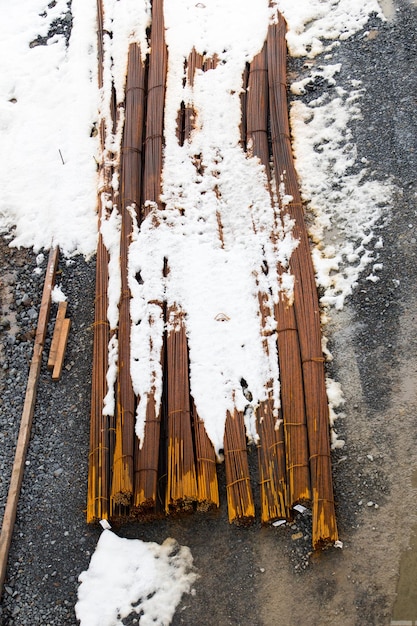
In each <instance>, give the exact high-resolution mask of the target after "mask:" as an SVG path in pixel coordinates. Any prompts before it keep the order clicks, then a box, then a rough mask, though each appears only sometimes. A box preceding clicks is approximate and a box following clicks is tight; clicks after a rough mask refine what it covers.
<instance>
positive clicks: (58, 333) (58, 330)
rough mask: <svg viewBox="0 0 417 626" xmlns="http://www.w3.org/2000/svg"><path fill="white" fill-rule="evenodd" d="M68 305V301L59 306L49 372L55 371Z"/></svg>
mask: <svg viewBox="0 0 417 626" xmlns="http://www.w3.org/2000/svg"><path fill="white" fill-rule="evenodd" d="M67 304H68V303H67V301H66V300H64V301H63V302H60V303H59V304H58V313H57V314H56V320H55V327H54V334H53V335H52V343H51V348H50V350H49V357H48V370H53V369H54V365H55V360H56V355H57V351H58V345H59V339H60V336H61V330H62V322H63V321H64V319H65V315H66V312H67Z"/></svg>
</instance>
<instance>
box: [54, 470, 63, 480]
mask: <svg viewBox="0 0 417 626" xmlns="http://www.w3.org/2000/svg"><path fill="white" fill-rule="evenodd" d="M63 473H64V470H63V469H62V467H60V468H58V469H56V470H55V471H54V476H55V478H58V477H59V476H61V474H63Z"/></svg>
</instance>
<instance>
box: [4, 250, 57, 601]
mask: <svg viewBox="0 0 417 626" xmlns="http://www.w3.org/2000/svg"><path fill="white" fill-rule="evenodd" d="M58 256H59V249H58V247H54V248H51V251H50V253H49V259H48V266H47V269H46V276H45V283H44V287H43V294H42V300H41V307H40V311H39V317H38V325H37V328H36V336H35V345H34V347H33V356H32V361H31V364H30V369H29V376H28V382H27V385H26V395H25V402H24V405H23V412H22V418H21V422H20V430H19V436H18V439H17V446H16V454H15V458H14V463H13V469H12V475H11V479H10V486H9V493H8V496H7V501H6V508H5V510H4V517H3V524H2V528H1V535H0V597H1V594H2V591H3V584H4V580H5V577H6V567H7V558H8V555H9V550H10V544H11V542H12V536H13V528H14V523H15V520H16V511H17V504H18V500H19V494H20V489H21V486H22V481H23V474H24V469H25V460H26V453H27V449H28V445H29V439H30V432H31V428H32V421H33V414H34V411H35V402H36V392H37V386H38V381H39V374H40V369H41V364H42V351H43V346H44V343H45V337H46V331H47V327H48V320H49V311H50V306H51V292H52V288H53V285H54V282H55V272H56V268H57V265H58Z"/></svg>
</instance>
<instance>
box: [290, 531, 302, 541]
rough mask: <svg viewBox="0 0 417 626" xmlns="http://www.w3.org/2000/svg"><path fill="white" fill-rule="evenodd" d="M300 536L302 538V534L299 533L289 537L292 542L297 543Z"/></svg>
mask: <svg viewBox="0 0 417 626" xmlns="http://www.w3.org/2000/svg"><path fill="white" fill-rule="evenodd" d="M302 536H303V533H302V532H299V533H294V534H293V535H291V539H292V540H293V541H297V539H301V538H302Z"/></svg>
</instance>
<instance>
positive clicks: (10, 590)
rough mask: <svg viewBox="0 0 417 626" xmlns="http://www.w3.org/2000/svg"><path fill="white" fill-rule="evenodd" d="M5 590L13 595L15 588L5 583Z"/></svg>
mask: <svg viewBox="0 0 417 626" xmlns="http://www.w3.org/2000/svg"><path fill="white" fill-rule="evenodd" d="M4 590H5V592H6V593H8V594H9V596H12V595H13V589H12V588H11V587H9V586H8V585H5V587H4Z"/></svg>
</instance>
